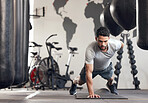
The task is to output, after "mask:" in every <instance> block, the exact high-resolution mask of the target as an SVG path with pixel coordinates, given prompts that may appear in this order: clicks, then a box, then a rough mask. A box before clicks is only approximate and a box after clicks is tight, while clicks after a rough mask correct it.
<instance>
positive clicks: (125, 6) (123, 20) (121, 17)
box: [110, 0, 143, 31]
mask: <svg viewBox="0 0 148 103" xmlns="http://www.w3.org/2000/svg"><path fill="white" fill-rule="evenodd" d="M142 2H143V1H142ZM110 12H111V15H112V17H113V19H114V20H115V22H116V23H117V24H118V25H120V26H121V27H123V28H124V29H125V30H128V31H129V30H131V29H133V28H135V27H136V0H112V2H111V6H110Z"/></svg>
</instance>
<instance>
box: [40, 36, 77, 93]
mask: <svg viewBox="0 0 148 103" xmlns="http://www.w3.org/2000/svg"><path fill="white" fill-rule="evenodd" d="M53 36H57V34H53V35H50V36H49V37H48V38H47V39H46V42H45V44H46V47H47V51H48V55H49V56H48V57H46V58H44V59H42V60H41V62H40V64H39V65H40V66H42V67H44V68H46V69H47V73H46V75H47V81H46V82H44V83H43V82H42V83H43V85H44V86H45V87H48V88H49V89H53V90H54V89H61V88H68V87H66V86H65V84H66V83H67V81H71V83H73V81H72V79H71V78H70V75H72V74H74V72H73V71H71V72H69V66H70V61H71V58H72V56H74V55H75V54H77V53H76V52H75V51H77V48H75V47H69V58H68V61H67V64H66V65H65V66H66V73H65V75H60V72H59V66H58V63H57V62H56V61H55V60H54V58H53V56H52V49H55V50H57V51H59V50H61V49H62V48H60V47H55V46H54V45H55V44H58V42H52V43H51V42H47V41H48V39H49V38H51V37H53Z"/></svg>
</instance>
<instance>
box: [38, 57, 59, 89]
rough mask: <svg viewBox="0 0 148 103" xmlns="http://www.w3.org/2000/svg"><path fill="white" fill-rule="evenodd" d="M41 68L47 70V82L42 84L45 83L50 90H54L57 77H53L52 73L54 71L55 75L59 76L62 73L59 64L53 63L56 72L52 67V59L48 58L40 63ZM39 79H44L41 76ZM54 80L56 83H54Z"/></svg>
mask: <svg viewBox="0 0 148 103" xmlns="http://www.w3.org/2000/svg"><path fill="white" fill-rule="evenodd" d="M39 67H41V68H44V69H45V70H46V73H45V75H46V78H45V79H46V80H45V81H41V83H43V84H44V85H46V86H48V87H49V88H52V85H56V80H57V79H56V77H55V76H53V78H52V76H51V74H52V72H53V71H54V73H55V74H59V73H60V71H59V66H58V64H57V62H56V61H55V60H54V62H53V67H54V70H53V68H52V67H51V61H50V58H49V57H46V58H44V59H42V60H41V62H40V63H39ZM39 79H42V77H40V76H39ZM52 80H54V81H52Z"/></svg>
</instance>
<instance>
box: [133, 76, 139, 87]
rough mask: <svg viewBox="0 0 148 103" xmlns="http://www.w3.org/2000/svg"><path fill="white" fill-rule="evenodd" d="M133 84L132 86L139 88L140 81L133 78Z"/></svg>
mask: <svg viewBox="0 0 148 103" xmlns="http://www.w3.org/2000/svg"><path fill="white" fill-rule="evenodd" d="M133 84H134V85H136V86H139V84H140V81H139V80H138V78H137V77H134V81H133Z"/></svg>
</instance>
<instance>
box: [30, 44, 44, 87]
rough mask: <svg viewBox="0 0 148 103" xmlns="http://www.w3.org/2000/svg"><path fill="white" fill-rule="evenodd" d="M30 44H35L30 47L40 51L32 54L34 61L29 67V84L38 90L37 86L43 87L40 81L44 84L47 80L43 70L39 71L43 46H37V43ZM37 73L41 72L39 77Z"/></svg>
mask: <svg viewBox="0 0 148 103" xmlns="http://www.w3.org/2000/svg"><path fill="white" fill-rule="evenodd" d="M30 44H33V45H30V46H29V47H32V48H37V49H38V50H37V51H35V52H31V54H32V55H33V56H31V58H32V60H31V62H30V66H29V83H30V86H31V87H33V88H36V86H39V85H41V82H40V81H42V82H43V81H45V80H44V79H43V78H45V77H44V76H45V75H44V70H43V68H40V70H37V69H38V66H39V63H40V61H41V56H40V48H41V47H42V45H40V44H37V43H36V42H30ZM37 72H39V73H38V75H37ZM38 76H39V77H40V80H39V79H38Z"/></svg>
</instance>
